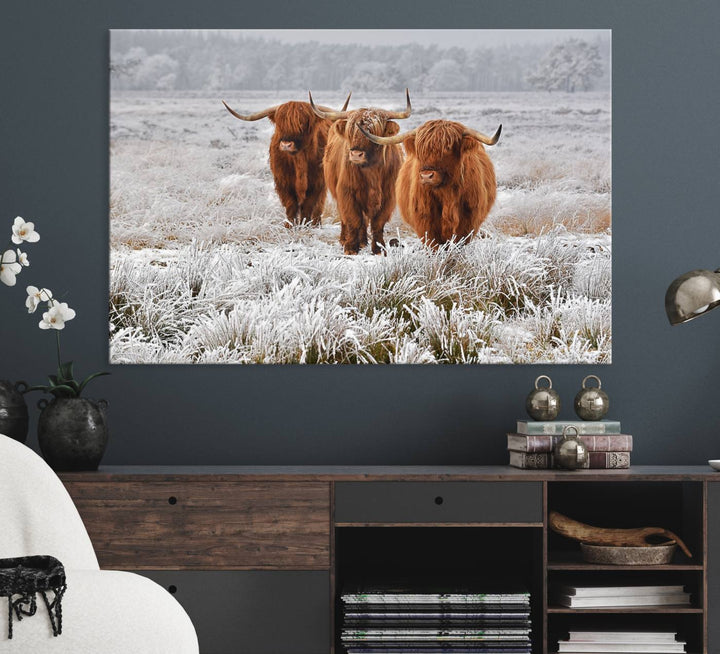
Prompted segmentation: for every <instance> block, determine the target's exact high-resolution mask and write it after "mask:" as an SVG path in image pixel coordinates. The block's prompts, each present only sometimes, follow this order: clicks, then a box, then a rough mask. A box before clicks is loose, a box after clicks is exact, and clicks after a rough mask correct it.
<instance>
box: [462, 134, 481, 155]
mask: <svg viewBox="0 0 720 654" xmlns="http://www.w3.org/2000/svg"><path fill="white" fill-rule="evenodd" d="M479 146H480V142H479V141H478V140H477V139H476V138H475V137H474V136H467V135H465V136H463V139H462V145H461V150H462V151H463V152H472V151H473V150H477V149H478V147H479Z"/></svg>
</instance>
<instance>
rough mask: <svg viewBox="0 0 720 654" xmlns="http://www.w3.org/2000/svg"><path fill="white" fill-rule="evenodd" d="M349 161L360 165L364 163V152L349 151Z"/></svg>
mask: <svg viewBox="0 0 720 654" xmlns="http://www.w3.org/2000/svg"><path fill="white" fill-rule="evenodd" d="M350 161H352V162H353V163H362V162H363V161H365V151H364V150H350Z"/></svg>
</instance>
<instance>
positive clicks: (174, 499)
mask: <svg viewBox="0 0 720 654" xmlns="http://www.w3.org/2000/svg"><path fill="white" fill-rule="evenodd" d="M168 504H172V505H175V504H177V497H175V496H174V495H171V496H170V497H168Z"/></svg>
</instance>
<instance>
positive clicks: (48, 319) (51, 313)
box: [38, 302, 75, 329]
mask: <svg viewBox="0 0 720 654" xmlns="http://www.w3.org/2000/svg"><path fill="white" fill-rule="evenodd" d="M74 317H75V311H74V310H73V309H71V308H70V307H69V306H68V305H67V302H56V303H55V304H53V305H52V306H51V307H50V308H49V309H48V310H47V311H46V312H45V313H44V314H43V317H42V320H41V321H40V322H39V323H38V327H40V329H65V323H66V322H67V321H68V320H72V319H73V318H74Z"/></svg>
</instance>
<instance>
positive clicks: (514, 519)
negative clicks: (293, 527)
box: [335, 481, 543, 525]
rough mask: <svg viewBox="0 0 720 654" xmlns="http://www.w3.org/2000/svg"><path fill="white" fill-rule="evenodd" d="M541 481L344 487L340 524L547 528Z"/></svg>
mask: <svg viewBox="0 0 720 654" xmlns="http://www.w3.org/2000/svg"><path fill="white" fill-rule="evenodd" d="M542 521H543V510H542V483H540V482H524V481H521V482H514V481H513V482H503V481H491V482H474V481H454V482H453V481H438V482H410V481H397V482H393V481H391V482H375V481H373V482H339V483H336V484H335V522H336V523H360V524H362V523H390V524H393V523H396V524H404V523H425V522H427V523H433V522H439V523H443V522H447V523H490V524H492V523H497V524H516V523H517V524H525V523H532V524H536V525H537V524H542Z"/></svg>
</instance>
